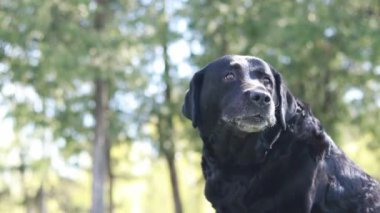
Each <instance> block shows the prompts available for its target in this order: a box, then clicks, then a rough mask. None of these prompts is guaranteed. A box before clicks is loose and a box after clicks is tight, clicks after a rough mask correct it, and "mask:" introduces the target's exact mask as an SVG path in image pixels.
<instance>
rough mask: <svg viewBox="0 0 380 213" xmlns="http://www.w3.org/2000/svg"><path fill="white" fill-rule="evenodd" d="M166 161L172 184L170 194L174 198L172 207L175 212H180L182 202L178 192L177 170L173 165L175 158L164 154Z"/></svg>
mask: <svg viewBox="0 0 380 213" xmlns="http://www.w3.org/2000/svg"><path fill="white" fill-rule="evenodd" d="M165 157H166V162H167V164H168V167H169V173H170V183H171V186H172V195H173V200H174V208H175V213H182V202H181V196H180V193H179V186H178V185H179V184H178V177H177V170H176V167H175V160H174V157H170V156H165Z"/></svg>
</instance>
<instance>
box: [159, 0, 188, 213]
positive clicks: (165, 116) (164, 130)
mask: <svg viewBox="0 0 380 213" xmlns="http://www.w3.org/2000/svg"><path fill="white" fill-rule="evenodd" d="M163 3H164V4H163V12H162V15H163V16H164V17H163V22H162V26H161V27H162V41H161V42H162V48H163V60H164V65H165V66H164V69H165V70H164V74H163V80H164V82H165V86H166V89H165V103H164V107H163V109H166V110H163V111H161V112H160V131H159V134H160V136H159V137H160V139H159V140H160V148H161V151H162V152H163V154H164V157H165V158H166V161H167V164H168V168H169V174H170V183H171V186H172V195H173V202H174V208H175V213H182V212H183V210H182V202H181V197H180V193H179V184H178V177H177V170H176V167H175V158H174V156H175V145H174V142H173V136H172V134H173V132H174V131H173V129H174V125H173V111H174V110H173V100H172V96H171V93H172V82H171V78H170V64H169V55H168V45H169V24H168V17H167V14H166V0H164V1H163Z"/></svg>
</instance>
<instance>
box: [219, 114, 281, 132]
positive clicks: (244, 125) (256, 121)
mask: <svg viewBox="0 0 380 213" xmlns="http://www.w3.org/2000/svg"><path fill="white" fill-rule="evenodd" d="M223 120H225V121H226V122H227V123H229V124H230V125H231V126H233V127H234V128H236V129H237V130H239V131H242V132H246V133H255V132H261V131H264V130H265V129H266V128H269V127H272V126H274V124H275V123H276V118H275V117H274V116H269V117H263V116H260V115H255V116H244V117H237V118H233V119H223Z"/></svg>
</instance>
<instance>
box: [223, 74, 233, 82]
mask: <svg viewBox="0 0 380 213" xmlns="http://www.w3.org/2000/svg"><path fill="white" fill-rule="evenodd" d="M224 80H225V81H233V80H235V74H233V73H232V72H229V73H227V74H226V75H225V76H224Z"/></svg>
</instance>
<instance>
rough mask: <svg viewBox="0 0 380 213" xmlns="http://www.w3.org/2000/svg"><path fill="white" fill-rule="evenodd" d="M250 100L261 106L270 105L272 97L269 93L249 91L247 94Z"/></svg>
mask: <svg viewBox="0 0 380 213" xmlns="http://www.w3.org/2000/svg"><path fill="white" fill-rule="evenodd" d="M245 94H246V96H247V97H248V99H249V100H250V101H251V102H253V103H255V104H257V105H260V106H265V105H269V104H270V101H271V97H270V96H269V94H268V93H266V92H263V91H257V90H249V91H246V92H245Z"/></svg>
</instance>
